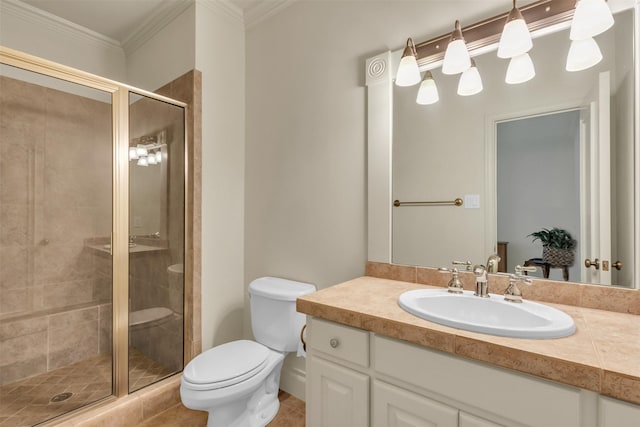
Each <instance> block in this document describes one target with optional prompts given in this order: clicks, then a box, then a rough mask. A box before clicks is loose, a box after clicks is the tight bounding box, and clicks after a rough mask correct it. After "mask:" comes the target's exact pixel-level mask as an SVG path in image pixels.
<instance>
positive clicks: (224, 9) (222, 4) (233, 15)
mask: <svg viewBox="0 0 640 427" xmlns="http://www.w3.org/2000/svg"><path fill="white" fill-rule="evenodd" d="M196 2H197V3H198V4H201V5H203V6H205V7H206V8H207V9H209V10H210V11H212V12H214V13H221V14H222V15H226V16H227V17H228V18H230V19H231V20H233V21H236V22H237V23H239V24H241V25H243V26H244V24H245V20H244V14H243V13H242V9H241V8H240V7H238V6H236V5H235V4H233V3H232V2H231V1H228V0H196Z"/></svg>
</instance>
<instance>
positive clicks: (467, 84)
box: [458, 59, 482, 96]
mask: <svg viewBox="0 0 640 427" xmlns="http://www.w3.org/2000/svg"><path fill="white" fill-rule="evenodd" d="M480 92H482V78H481V77H480V73H479V72H478V67H477V66H476V61H474V60H473V59H472V60H471V67H469V68H468V69H467V71H465V72H464V73H462V75H461V76H460V80H459V81H458V95H460V96H470V95H475V94H476V93H480Z"/></svg>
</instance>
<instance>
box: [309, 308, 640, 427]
mask: <svg viewBox="0 0 640 427" xmlns="http://www.w3.org/2000/svg"><path fill="white" fill-rule="evenodd" d="M307 325H308V330H307V346H308V348H307V352H308V353H307V355H308V358H307V392H306V393H307V395H306V398H307V426H308V427H319V426H322V427H356V426H373V427H393V426H404V427H411V426H434V427H500V426H505V427H507V426H508V427H525V426H530V427H538V426H539V427H555V426H557V427H640V406H638V405H632V404H627V403H625V402H620V401H617V400H615V399H608V398H604V397H601V396H599V395H598V394H597V393H594V392H591V391H586V390H580V389H578V388H575V387H571V386H565V385H562V384H558V383H555V382H552V381H547V380H543V379H539V378H535V377H532V376H529V375H524V374H520V373H517V372H514V371H510V370H508V369H502V368H497V367H493V366H490V365H488V364H484V363H481V362H475V361H472V360H469V359H464V358H461V357H458V356H455V355H451V354H447V353H442V352H439V351H434V350H430V349H428V348H425V347H421V346H418V345H413V344H410V343H406V342H404V341H398V340H395V339H391V338H387V337H384V336H380V335H376V334H374V333H369V332H367V331H364V330H360V329H356V328H351V327H347V326H344V325H339V324H336V323H333V322H328V321H325V320H321V319H318V318H314V317H308V320H307Z"/></svg>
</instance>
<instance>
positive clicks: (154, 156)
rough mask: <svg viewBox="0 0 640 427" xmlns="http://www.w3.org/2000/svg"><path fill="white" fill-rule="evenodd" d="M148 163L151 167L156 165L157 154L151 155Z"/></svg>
mask: <svg viewBox="0 0 640 427" xmlns="http://www.w3.org/2000/svg"><path fill="white" fill-rule="evenodd" d="M147 163H148V164H150V165H155V164H157V163H158V162H156V154H155V153H151V154H149V155H148V156H147Z"/></svg>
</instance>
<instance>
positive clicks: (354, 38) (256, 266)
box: [245, 0, 511, 395]
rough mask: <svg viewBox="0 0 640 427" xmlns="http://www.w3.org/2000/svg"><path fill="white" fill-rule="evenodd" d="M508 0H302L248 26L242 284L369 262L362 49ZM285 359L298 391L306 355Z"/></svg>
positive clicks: (346, 272)
mask: <svg viewBox="0 0 640 427" xmlns="http://www.w3.org/2000/svg"><path fill="white" fill-rule="evenodd" d="M510 4H511V2H510V1H503V0H500V1H486V2H477V1H457V2H451V1H431V2H417V1H386V2H384V1H366V2H365V1H301V2H296V3H294V4H293V5H291V6H290V7H289V8H287V9H285V10H284V11H282V12H280V13H279V14H277V15H275V16H273V17H272V18H270V19H269V20H267V21H263V22H262V23H260V24H258V25H257V26H255V27H253V28H251V29H249V30H248V31H247V43H246V46H247V47H246V49H247V68H246V69H247V83H246V85H247V86H246V91H247V102H246V114H247V118H246V120H247V126H246V129H247V134H246V152H247V154H246V192H245V200H246V205H245V211H246V219H245V263H246V265H245V272H246V273H245V285H247V284H248V283H249V282H250V281H251V280H253V279H254V278H256V277H260V276H265V275H273V276H282V277H286V278H291V279H296V280H300V281H306V282H310V283H314V284H316V285H317V286H318V287H319V288H324V287H327V286H331V285H333V284H336V283H339V282H342V281H344V280H347V279H350V278H353V277H356V276H360V275H362V274H364V267H365V261H366V259H367V241H366V228H367V212H366V190H367V182H366V168H365V165H366V153H367V145H366V126H367V123H366V120H367V111H366V108H365V107H366V99H367V98H366V90H365V87H364V63H365V60H366V58H368V57H370V56H373V55H375V54H377V53H380V52H382V51H384V50H387V49H397V48H399V47H400V46H402V45H404V43H405V41H406V38H407V37H408V36H412V37H414V38H415V39H416V40H426V39H427V38H428V37H429V36H434V35H439V34H441V33H443V32H447V31H450V30H451V29H452V27H453V23H454V21H455V19H456V18H460V19H462V20H463V22H475V21H477V20H478V19H479V18H482V17H486V16H487V15H491V14H496V13H498V12H500V11H501V10H502V9H506V8H508V7H509V5H510ZM245 324H246V325H247V334H249V331H248V329H249V328H248V326H249V323H245ZM290 362H291V363H289V364H288V365H287V367H285V371H284V374H283V387H284V388H285V389H288V391H291V392H293V393H294V394H297V395H301V394H303V386H302V385H301V381H300V379H301V378H302V376H303V375H304V362H303V361H302V360H301V359H296V360H291V361H290Z"/></svg>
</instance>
